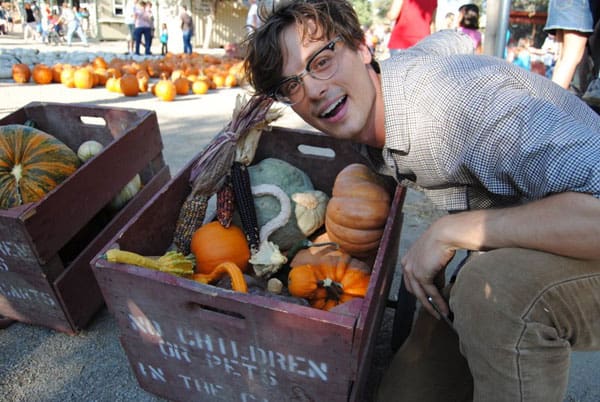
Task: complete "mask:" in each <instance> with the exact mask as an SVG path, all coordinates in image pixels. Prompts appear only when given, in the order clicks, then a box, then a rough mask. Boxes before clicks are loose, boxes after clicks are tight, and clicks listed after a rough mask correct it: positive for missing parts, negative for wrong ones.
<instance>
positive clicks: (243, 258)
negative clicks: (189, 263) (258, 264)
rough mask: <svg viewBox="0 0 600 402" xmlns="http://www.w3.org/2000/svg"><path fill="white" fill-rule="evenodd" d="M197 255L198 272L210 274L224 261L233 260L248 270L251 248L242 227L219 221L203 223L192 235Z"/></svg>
mask: <svg viewBox="0 0 600 402" xmlns="http://www.w3.org/2000/svg"><path fill="white" fill-rule="evenodd" d="M190 249H191V251H192V253H193V254H194V255H195V256H196V272H199V273H203V274H208V273H210V272H212V270H213V269H215V268H216V267H217V265H219V264H221V263H222V262H227V261H229V262H233V263H234V264H235V265H237V266H238V267H240V269H241V270H242V271H244V272H245V271H246V270H247V269H248V267H249V263H248V260H249V259H250V248H249V247H248V241H247V240H246V236H245V235H244V232H243V231H242V229H240V228H239V227H238V226H235V225H230V226H229V227H228V228H225V227H223V225H221V224H220V223H219V222H216V221H215V222H210V223H207V224H205V225H202V226H201V227H200V228H199V229H198V230H196V232H194V234H193V235H192V242H191V244H190Z"/></svg>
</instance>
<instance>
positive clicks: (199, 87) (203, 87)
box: [192, 80, 209, 95]
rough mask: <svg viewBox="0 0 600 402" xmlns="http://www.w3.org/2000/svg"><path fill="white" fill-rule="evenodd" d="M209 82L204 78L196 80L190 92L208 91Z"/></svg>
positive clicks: (198, 93) (202, 92)
mask: <svg viewBox="0 0 600 402" xmlns="http://www.w3.org/2000/svg"><path fill="white" fill-rule="evenodd" d="M208 87H209V84H208V83H207V82H206V80H196V81H194V83H193V84H192V92H193V93H195V94H196V95H202V94H205V93H207V92H208Z"/></svg>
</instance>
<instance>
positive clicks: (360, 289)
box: [288, 250, 371, 310]
mask: <svg viewBox="0 0 600 402" xmlns="http://www.w3.org/2000/svg"><path fill="white" fill-rule="evenodd" d="M291 265H292V267H293V268H292V269H291V271H290V273H289V275H288V290H289V292H290V294H291V295H292V296H295V297H301V298H305V299H307V300H308V301H309V302H310V305H311V306H313V307H315V308H319V309H323V310H330V309H332V308H333V307H335V306H337V305H338V304H342V303H345V302H347V301H349V300H352V299H355V298H357V297H365V295H366V293H367V288H368V286H369V281H370V279H371V270H370V268H369V267H368V266H367V265H366V264H365V263H364V262H362V261H360V260H358V259H356V258H352V256H350V255H349V254H347V253H344V252H341V251H331V250H329V251H327V250H321V251H318V252H316V253H314V252H312V251H310V250H301V251H300V252H298V254H297V255H296V256H295V257H294V259H293V261H292V263H291Z"/></svg>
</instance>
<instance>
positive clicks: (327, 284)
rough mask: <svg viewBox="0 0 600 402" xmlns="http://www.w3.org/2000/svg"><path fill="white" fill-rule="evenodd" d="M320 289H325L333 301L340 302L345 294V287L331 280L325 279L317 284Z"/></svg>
mask: <svg viewBox="0 0 600 402" xmlns="http://www.w3.org/2000/svg"><path fill="white" fill-rule="evenodd" d="M317 285H318V286H319V287H322V288H325V290H326V291H327V297H328V298H329V299H333V300H336V301H338V300H340V298H341V297H342V295H343V294H344V287H343V286H342V284H341V283H339V282H336V281H334V280H332V279H331V278H325V279H323V280H320V281H318V282H317Z"/></svg>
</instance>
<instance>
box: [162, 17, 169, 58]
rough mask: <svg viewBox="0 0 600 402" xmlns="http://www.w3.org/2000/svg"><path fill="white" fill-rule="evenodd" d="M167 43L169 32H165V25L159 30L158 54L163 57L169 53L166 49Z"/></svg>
mask: <svg viewBox="0 0 600 402" xmlns="http://www.w3.org/2000/svg"><path fill="white" fill-rule="evenodd" d="M168 41H169V31H168V30H167V24H162V28H161V29H160V44H161V48H160V54H161V55H163V56H164V55H165V54H167V52H168V51H169V50H168V48H167V42H168Z"/></svg>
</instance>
